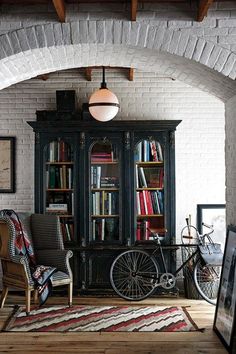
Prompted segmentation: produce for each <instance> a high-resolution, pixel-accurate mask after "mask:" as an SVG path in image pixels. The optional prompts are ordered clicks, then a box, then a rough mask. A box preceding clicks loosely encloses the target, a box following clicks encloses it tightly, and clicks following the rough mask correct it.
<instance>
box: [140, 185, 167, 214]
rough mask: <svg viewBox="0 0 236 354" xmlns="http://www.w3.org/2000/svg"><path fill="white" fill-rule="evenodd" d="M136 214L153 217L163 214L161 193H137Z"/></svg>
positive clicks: (145, 191)
mask: <svg viewBox="0 0 236 354" xmlns="http://www.w3.org/2000/svg"><path fill="white" fill-rule="evenodd" d="M136 197H137V203H136V205H137V214H138V215H153V214H154V215H155V214H163V213H164V193H163V191H147V190H144V191H141V192H137V194H136Z"/></svg>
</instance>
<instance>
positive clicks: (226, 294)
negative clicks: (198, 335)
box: [213, 225, 236, 353]
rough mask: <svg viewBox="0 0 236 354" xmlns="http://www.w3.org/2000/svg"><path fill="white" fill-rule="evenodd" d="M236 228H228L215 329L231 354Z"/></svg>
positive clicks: (235, 312)
mask: <svg viewBox="0 0 236 354" xmlns="http://www.w3.org/2000/svg"><path fill="white" fill-rule="evenodd" d="M235 319H236V227H235V226H233V225H229V226H228V227H227V236H226V245H225V253H224V258H223V265H222V273H221V280H220V287H219V293H218V298H217V304H216V312H215V318H214V324H213V329H214V331H215V332H216V334H217V335H218V337H219V338H220V339H221V341H222V343H223V344H224V345H225V347H226V348H227V350H228V351H229V352H230V353H233V352H235V350H236V335H235V324H236V323H235V322H236V321H235Z"/></svg>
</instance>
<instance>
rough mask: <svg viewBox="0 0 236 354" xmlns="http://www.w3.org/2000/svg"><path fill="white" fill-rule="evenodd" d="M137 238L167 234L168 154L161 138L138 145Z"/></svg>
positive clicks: (135, 156)
mask: <svg viewBox="0 0 236 354" xmlns="http://www.w3.org/2000/svg"><path fill="white" fill-rule="evenodd" d="M134 166H135V197H136V198H135V206H136V208H135V210H136V228H135V233H136V235H135V236H136V241H141V240H142V241H143V240H150V239H152V238H153V236H152V233H153V232H157V233H158V234H159V235H160V236H164V235H165V231H166V230H165V207H164V206H165V201H164V156H163V148H162V145H161V144H160V142H159V141H157V140H141V141H139V142H138V143H137V144H136V146H135V151H134Z"/></svg>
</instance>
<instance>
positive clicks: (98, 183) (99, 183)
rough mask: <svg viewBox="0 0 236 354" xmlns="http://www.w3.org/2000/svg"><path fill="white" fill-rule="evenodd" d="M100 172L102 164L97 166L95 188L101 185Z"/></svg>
mask: <svg viewBox="0 0 236 354" xmlns="http://www.w3.org/2000/svg"><path fill="white" fill-rule="evenodd" d="M101 172H102V166H97V188H100V186H101Z"/></svg>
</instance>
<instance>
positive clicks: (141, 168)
mask: <svg viewBox="0 0 236 354" xmlns="http://www.w3.org/2000/svg"><path fill="white" fill-rule="evenodd" d="M138 170H139V176H140V181H141V186H142V187H143V188H147V181H146V177H145V174H144V169H143V167H139V169H138Z"/></svg>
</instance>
